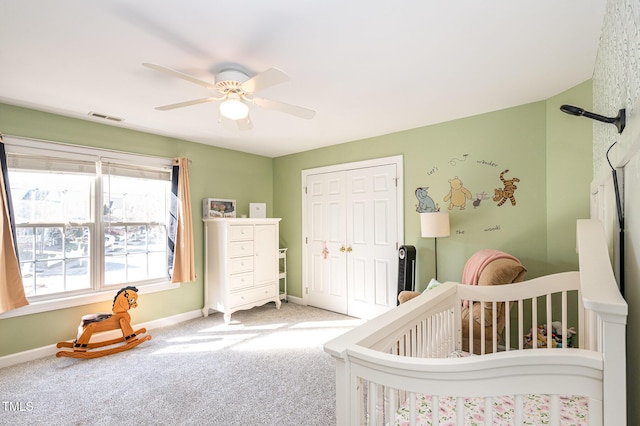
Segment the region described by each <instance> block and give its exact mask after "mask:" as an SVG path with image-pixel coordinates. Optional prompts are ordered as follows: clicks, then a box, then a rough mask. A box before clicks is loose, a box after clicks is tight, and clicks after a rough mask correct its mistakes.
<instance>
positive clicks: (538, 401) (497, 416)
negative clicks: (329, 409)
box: [395, 394, 589, 426]
mask: <svg viewBox="0 0 640 426" xmlns="http://www.w3.org/2000/svg"><path fill="white" fill-rule="evenodd" d="M438 405H439V411H440V418H439V424H440V425H442V426H454V425H455V424H456V414H455V412H456V399H455V398H453V397H439V398H438ZM464 407H465V411H464V412H465V421H464V424H465V425H469V426H475V425H483V424H484V400H483V399H482V398H466V399H465V401H464ZM523 411H524V413H523V414H524V416H523V417H524V422H523V424H525V425H546V424H549V396H548V395H527V396H525V397H524V400H523ZM432 413H433V407H432V404H431V396H426V395H420V394H419V395H416V425H420V426H427V425H431V418H432ZM409 419H410V408H409V401H408V400H407V401H405V402H404V403H403V405H402V406H401V407H400V409H399V410H398V412H397V415H396V422H395V423H396V425H398V426H408V425H410V424H411V423H410V421H409ZM492 424H493V425H496V426H500V425H513V424H515V405H514V398H513V397H510V396H505V397H497V398H494V399H493V419H492ZM560 424H561V425H577V426H580V425H588V424H589V419H588V403H587V399H586V398H584V397H581V396H561V397H560Z"/></svg>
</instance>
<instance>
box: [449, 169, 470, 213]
mask: <svg viewBox="0 0 640 426" xmlns="http://www.w3.org/2000/svg"><path fill="white" fill-rule="evenodd" d="M449 185H450V186H451V190H450V191H449V193H448V194H447V195H446V196H445V197H444V201H448V202H449V210H451V209H453V208H454V207H459V208H460V210H464V208H465V206H466V205H467V200H470V199H471V192H470V191H469V190H468V189H467V188H465V187H464V186H462V181H461V180H460V179H458V176H456V177H454V178H453V179H449Z"/></svg>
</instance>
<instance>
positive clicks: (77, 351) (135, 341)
mask: <svg viewBox="0 0 640 426" xmlns="http://www.w3.org/2000/svg"><path fill="white" fill-rule="evenodd" d="M146 331H147V330H146V329H145V328H141V329H139V330H136V331H135V334H134V336H135V337H132V338H130V339H125V338H124V337H118V338H115V339H111V340H104V341H102V342H95V343H87V345H86V347H84V348H77V347H75V342H58V344H57V345H56V347H58V348H71V349H73V351H60V352H58V353H56V357H58V358H59V357H67V358H83V359H88V358H98V357H101V356H105V355H111V354H116V353H118V352H124V351H126V350H129V349H131V348H134V347H136V346H138V345H139V344H140V343H142V342H145V341H147V340H151V335H149V334H147V335H146V336H140V335H141V334H143V333H145V332H146ZM122 342H126V343H125V344H123V345H120V346H116V347H113V348H109V349H103V350H95V351H92V350H91V349H95V348H102V347H105V346H110V345H115V344H118V343H122Z"/></svg>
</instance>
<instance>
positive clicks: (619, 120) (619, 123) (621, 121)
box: [560, 105, 627, 133]
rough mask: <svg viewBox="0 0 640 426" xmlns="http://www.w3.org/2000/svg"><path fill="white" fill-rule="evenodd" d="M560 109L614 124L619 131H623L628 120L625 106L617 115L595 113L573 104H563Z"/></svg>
mask: <svg viewBox="0 0 640 426" xmlns="http://www.w3.org/2000/svg"><path fill="white" fill-rule="evenodd" d="M560 111H562V112H566V113H567V114H571V115H577V116H578V117H579V116H583V117H587V118H591V119H593V120H597V121H601V122H603V123H610V124H614V125H615V126H616V128H617V129H618V133H622V131H623V130H624V127H625V125H626V121H627V120H626V114H625V109H624V108H623V109H621V110H619V111H618V115H617V116H615V117H605V116H602V115H598V114H594V113H592V112H589V111H585V110H584V109H582V108H580V107H577V106H573V105H562V106H561V107H560Z"/></svg>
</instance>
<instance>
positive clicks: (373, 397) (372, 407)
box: [369, 382, 378, 425]
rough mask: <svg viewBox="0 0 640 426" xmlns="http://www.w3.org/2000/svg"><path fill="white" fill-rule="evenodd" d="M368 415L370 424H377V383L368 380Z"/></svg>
mask: <svg viewBox="0 0 640 426" xmlns="http://www.w3.org/2000/svg"><path fill="white" fill-rule="evenodd" d="M369 392H370V393H369V415H370V416H371V423H370V424H372V425H377V424H378V410H377V409H376V403H377V401H378V385H376V384H374V383H371V382H369Z"/></svg>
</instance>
